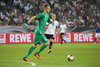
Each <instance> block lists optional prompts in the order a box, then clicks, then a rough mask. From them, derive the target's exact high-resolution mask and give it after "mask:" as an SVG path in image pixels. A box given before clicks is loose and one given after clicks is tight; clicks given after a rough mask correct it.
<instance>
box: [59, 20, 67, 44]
mask: <svg viewBox="0 0 100 67" xmlns="http://www.w3.org/2000/svg"><path fill="white" fill-rule="evenodd" d="M66 30H67V26H66V25H65V23H64V21H63V22H62V24H61V25H60V33H61V34H60V38H61V44H60V45H62V43H63V41H64V42H66V41H65V40H64V39H63V37H64V35H65V33H66Z"/></svg>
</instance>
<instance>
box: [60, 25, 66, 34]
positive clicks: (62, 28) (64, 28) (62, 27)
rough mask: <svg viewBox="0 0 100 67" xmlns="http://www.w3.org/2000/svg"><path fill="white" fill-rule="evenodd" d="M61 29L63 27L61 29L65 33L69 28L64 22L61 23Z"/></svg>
mask: <svg viewBox="0 0 100 67" xmlns="http://www.w3.org/2000/svg"><path fill="white" fill-rule="evenodd" d="M60 29H61V30H60V33H65V32H66V29H67V26H66V25H65V24H63V25H62V24H61V25H60Z"/></svg>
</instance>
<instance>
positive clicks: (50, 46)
mask: <svg viewBox="0 0 100 67" xmlns="http://www.w3.org/2000/svg"><path fill="white" fill-rule="evenodd" d="M52 44H53V42H52V41H51V42H50V45H49V49H51V48H52Z"/></svg>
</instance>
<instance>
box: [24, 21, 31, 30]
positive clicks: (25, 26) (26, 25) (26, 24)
mask: <svg viewBox="0 0 100 67" xmlns="http://www.w3.org/2000/svg"><path fill="white" fill-rule="evenodd" d="M29 24H30V23H29V22H28V23H25V24H23V25H22V27H23V28H25V29H27V27H28V25H29Z"/></svg>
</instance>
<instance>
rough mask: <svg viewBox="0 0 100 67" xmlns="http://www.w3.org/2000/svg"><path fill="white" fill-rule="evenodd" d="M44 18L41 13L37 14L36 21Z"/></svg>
mask: <svg viewBox="0 0 100 67" xmlns="http://www.w3.org/2000/svg"><path fill="white" fill-rule="evenodd" d="M42 17H44V14H43V13H40V14H37V15H36V19H40V18H42Z"/></svg>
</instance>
